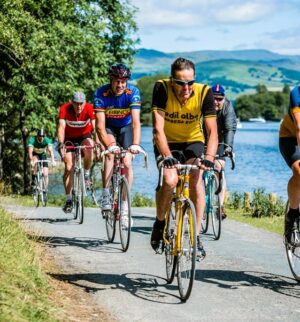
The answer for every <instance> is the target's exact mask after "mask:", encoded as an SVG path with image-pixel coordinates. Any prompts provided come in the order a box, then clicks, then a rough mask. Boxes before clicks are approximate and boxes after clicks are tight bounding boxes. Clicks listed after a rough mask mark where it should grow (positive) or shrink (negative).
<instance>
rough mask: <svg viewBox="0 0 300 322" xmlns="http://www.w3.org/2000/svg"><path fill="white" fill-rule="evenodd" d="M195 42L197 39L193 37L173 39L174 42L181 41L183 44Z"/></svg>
mask: <svg viewBox="0 0 300 322" xmlns="http://www.w3.org/2000/svg"><path fill="white" fill-rule="evenodd" d="M197 40H198V39H197V38H195V37H186V36H179V37H177V38H176V39H175V41H183V42H193V41H197Z"/></svg>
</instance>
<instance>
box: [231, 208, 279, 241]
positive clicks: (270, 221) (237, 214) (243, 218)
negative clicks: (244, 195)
mask: <svg viewBox="0 0 300 322" xmlns="http://www.w3.org/2000/svg"><path fill="white" fill-rule="evenodd" d="M226 214H227V218H229V219H232V220H236V221H239V222H242V223H245V224H248V225H251V226H254V227H257V228H261V229H264V230H267V231H270V232H273V233H276V234H279V235H283V226H284V216H273V217H260V218H257V217H253V216H252V215H251V213H245V212H244V211H243V210H242V209H232V208H230V207H226Z"/></svg>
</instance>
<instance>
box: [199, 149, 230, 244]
mask: <svg viewBox="0 0 300 322" xmlns="http://www.w3.org/2000/svg"><path fill="white" fill-rule="evenodd" d="M222 144H223V145H225V146H228V145H227V144H224V143H222ZM222 157H228V158H230V160H231V170H234V168H235V154H234V152H231V153H230V154H228V155H227V154H224V155H223V156H222ZM224 179H225V171H224V168H223V167H221V172H218V170H216V169H211V170H208V171H204V172H203V184H204V190H205V211H204V215H203V219H202V222H201V233H206V232H207V231H208V227H209V222H210V220H211V223H212V230H213V235H214V238H215V240H218V239H220V236H221V226H222V213H221V199H220V192H221V190H222V183H223V182H224Z"/></svg>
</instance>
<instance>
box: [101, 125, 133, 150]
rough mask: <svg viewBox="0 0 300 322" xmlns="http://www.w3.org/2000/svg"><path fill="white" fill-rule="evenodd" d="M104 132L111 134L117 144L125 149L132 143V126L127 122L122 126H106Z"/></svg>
mask: <svg viewBox="0 0 300 322" xmlns="http://www.w3.org/2000/svg"><path fill="white" fill-rule="evenodd" d="M106 132H107V133H108V134H112V135H113V136H114V137H115V139H116V142H117V143H118V145H119V146H120V147H122V148H124V149H127V148H128V147H129V146H130V145H132V126H131V124H128V125H126V126H123V127H112V126H109V127H106Z"/></svg>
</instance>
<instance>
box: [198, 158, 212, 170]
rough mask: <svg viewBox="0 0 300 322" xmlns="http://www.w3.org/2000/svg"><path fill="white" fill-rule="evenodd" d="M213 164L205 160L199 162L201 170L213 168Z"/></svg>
mask: <svg viewBox="0 0 300 322" xmlns="http://www.w3.org/2000/svg"><path fill="white" fill-rule="evenodd" d="M214 165H215V164H214V163H213V162H212V161H209V160H207V159H204V160H202V161H201V169H203V170H210V169H213V168H214Z"/></svg>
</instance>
